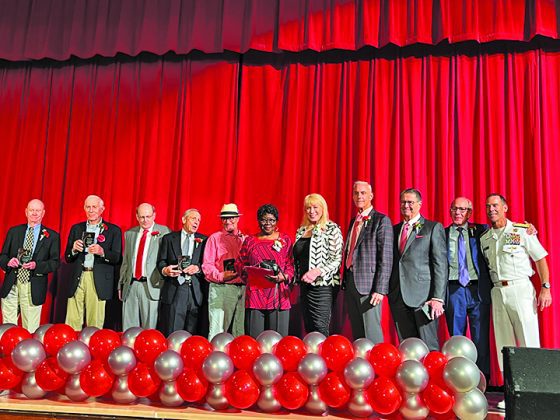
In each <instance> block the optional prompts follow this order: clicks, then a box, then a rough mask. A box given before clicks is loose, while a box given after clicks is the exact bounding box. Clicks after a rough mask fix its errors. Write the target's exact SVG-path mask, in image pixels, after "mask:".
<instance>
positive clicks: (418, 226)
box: [413, 220, 424, 235]
mask: <svg viewBox="0 0 560 420" xmlns="http://www.w3.org/2000/svg"><path fill="white" fill-rule="evenodd" d="M423 227H424V224H423V223H422V222H421V221H420V220H418V221H417V222H416V223H414V226H413V228H414V230H415V231H416V234H417V235H418V232H420V231H421V230H422V228H423Z"/></svg>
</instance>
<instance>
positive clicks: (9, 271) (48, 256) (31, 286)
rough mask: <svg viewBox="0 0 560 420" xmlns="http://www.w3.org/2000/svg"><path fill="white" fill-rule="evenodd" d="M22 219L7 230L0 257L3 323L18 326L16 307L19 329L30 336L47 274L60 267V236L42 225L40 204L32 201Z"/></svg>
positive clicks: (37, 319) (38, 315)
mask: <svg viewBox="0 0 560 420" xmlns="http://www.w3.org/2000/svg"><path fill="white" fill-rule="evenodd" d="M25 216H26V217H27V223H26V224H23V225H18V226H14V227H12V228H10V230H8V234H7V235H6V240H5V241H4V245H3V246H2V254H1V255H0V267H1V268H2V270H4V272H5V273H6V275H5V277H4V283H2V288H1V289H0V296H1V297H2V320H3V322H4V323H12V324H16V325H17V319H18V306H19V311H20V313H21V325H22V326H23V328H25V329H27V330H28V331H29V332H35V330H36V329H37V328H38V327H39V325H40V323H41V308H42V305H43V303H45V299H46V297H47V286H48V277H49V273H52V272H54V271H55V270H56V269H57V268H58V266H59V265H60V236H59V235H58V233H56V232H55V231H54V230H52V229H49V228H48V227H46V226H44V225H43V224H42V221H43V217H44V216H45V205H44V204H43V202H42V201H41V200H37V199H33V200H31V201H30V202H29V203H28V204H27V207H26V209H25ZM27 236H29V239H28V241H27V243H26V237H27ZM26 246H29V249H27V251H28V252H27V255H26V256H23V254H22V252H21V250H23V249H26ZM18 256H19V257H20V258H21V259H22V261H20V260H19V259H18Z"/></svg>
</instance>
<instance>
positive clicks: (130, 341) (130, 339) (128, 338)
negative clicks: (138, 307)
mask: <svg viewBox="0 0 560 420" xmlns="http://www.w3.org/2000/svg"><path fill="white" fill-rule="evenodd" d="M142 331H144V329H143V328H140V327H130V328H129V329H127V330H126V331H125V332H123V335H122V337H121V345H123V346H126V347H130V348H131V349H133V348H134V342H135V341H136V337H138V334H140V333H141V332H142Z"/></svg>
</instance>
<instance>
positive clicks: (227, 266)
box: [224, 258, 235, 271]
mask: <svg viewBox="0 0 560 420" xmlns="http://www.w3.org/2000/svg"><path fill="white" fill-rule="evenodd" d="M224 271H235V259H234V258H229V259H227V260H224Z"/></svg>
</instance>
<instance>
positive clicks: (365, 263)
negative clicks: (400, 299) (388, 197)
mask: <svg viewBox="0 0 560 420" xmlns="http://www.w3.org/2000/svg"><path fill="white" fill-rule="evenodd" d="M354 220H355V219H352V220H351V221H350V226H349V228H348V235H347V236H346V237H347V238H348V240H350V236H351V232H352V226H353V224H354ZM344 249H345V250H346V251H345V252H348V244H346V246H345V247H344ZM352 266H353V275H354V283H355V285H356V290H358V292H359V293H360V294H361V295H371V294H372V293H381V294H383V295H386V294H387V293H388V292H389V280H390V278H391V268H392V266H393V230H392V229H391V220H390V219H389V218H388V217H387V216H385V215H384V214H382V213H379V212H377V211H375V210H372V211H371V212H370V214H369V220H368V221H367V222H364V225H363V227H362V230H361V231H360V236H358V240H357V241H356V247H355V248H354V255H353V257H352Z"/></svg>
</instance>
